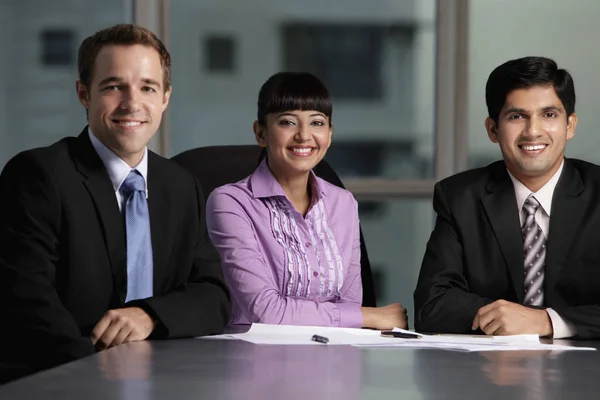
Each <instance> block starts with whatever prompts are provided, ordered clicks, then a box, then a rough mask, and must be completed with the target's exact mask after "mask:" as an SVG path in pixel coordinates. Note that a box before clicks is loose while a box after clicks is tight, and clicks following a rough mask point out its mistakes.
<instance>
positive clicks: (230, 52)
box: [204, 36, 236, 73]
mask: <svg viewBox="0 0 600 400" xmlns="http://www.w3.org/2000/svg"><path fill="white" fill-rule="evenodd" d="M235 47H236V46H235V40H234V39H233V38H232V37H229V36H209V37H207V38H206V39H205V41H204V60H205V62H204V67H205V69H206V70H207V71H209V72H225V73H232V72H234V71H235Z"/></svg>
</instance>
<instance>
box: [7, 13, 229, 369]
mask: <svg viewBox="0 0 600 400" xmlns="http://www.w3.org/2000/svg"><path fill="white" fill-rule="evenodd" d="M78 68H79V80H78V81H77V94H78V97H79V100H80V102H81V104H82V105H83V106H84V107H85V109H86V112H87V114H88V121H89V126H87V127H85V128H84V129H83V131H82V132H81V134H80V135H79V136H78V137H69V138H65V139H63V140H61V141H59V142H57V143H55V144H53V145H51V146H49V147H45V148H39V149H34V150H29V151H25V152H23V153H20V154H18V155H17V156H15V157H14V158H13V159H12V160H10V161H9V162H8V164H7V165H6V166H5V168H4V170H3V172H2V175H1V176H0V193H1V195H0V317H1V320H2V330H1V333H0V366H3V367H4V368H5V369H6V370H7V372H4V373H3V374H1V375H0V376H2V379H3V380H7V379H12V378H15V377H18V376H21V375H23V374H27V373H31V372H33V371H36V370H40V369H44V368H48V367H51V366H54V365H57V364H60V363H64V362H67V361H70V360H74V359H77V358H80V357H84V356H87V355H90V354H92V353H94V351H96V350H101V349H105V348H108V347H111V346H116V345H118V344H121V343H125V342H131V341H138V340H144V339H147V338H159V339H160V338H178V337H191V336H198V335H207V334H212V333H219V332H221V331H222V330H223V329H224V327H225V326H226V325H227V323H228V321H229V318H230V307H231V303H230V298H229V292H228V289H227V287H226V285H225V283H224V280H223V276H222V272H221V267H220V260H219V258H218V255H217V253H216V252H215V250H214V248H213V246H212V244H211V243H210V240H209V238H208V236H207V232H206V227H205V219H204V215H203V214H204V203H203V195H202V192H201V189H200V187H199V186H198V184H197V182H196V181H195V179H194V178H193V177H192V175H191V174H190V173H188V172H187V171H185V170H184V169H182V168H181V167H179V166H178V165H177V164H175V163H174V162H172V161H169V160H167V159H164V158H162V157H160V156H158V155H157V154H155V153H153V152H151V151H149V150H147V144H148V142H149V140H150V139H151V138H152V136H153V135H154V134H155V132H156V131H157V130H158V127H159V125H160V121H161V117H162V113H163V111H164V110H165V109H166V107H167V104H168V102H169V96H170V94H171V80H170V68H171V62H170V56H169V53H168V51H167V50H166V48H165V46H164V45H163V43H162V42H161V41H160V40H159V39H158V38H157V37H156V36H155V35H154V34H153V33H152V32H150V31H148V30H146V29H144V28H141V27H138V26H135V25H129V24H127V25H117V26H113V27H110V28H107V29H104V30H102V31H100V32H98V33H96V34H94V35H93V36H91V37H89V38H87V39H85V40H84V41H83V43H82V44H81V46H80V48H79V56H78Z"/></svg>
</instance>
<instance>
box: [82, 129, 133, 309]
mask: <svg viewBox="0 0 600 400" xmlns="http://www.w3.org/2000/svg"><path fill="white" fill-rule="evenodd" d="M73 159H74V161H75V165H76V167H77V169H78V170H79V172H80V173H81V174H82V175H84V177H85V178H86V179H85V180H84V182H83V184H84V186H85V187H86V189H87V190H88V192H89V193H90V196H91V198H92V201H93V202H94V206H95V207H96V212H97V213H98V219H99V220H100V225H101V226H102V234H103V236H104V245H105V246H106V251H107V253H108V257H109V260H110V267H111V270H112V277H113V283H114V287H115V292H116V293H117V294H118V297H119V302H120V303H123V302H124V301H125V294H126V291H127V258H126V252H125V251H126V238H125V229H124V226H123V218H122V215H121V212H120V211H119V205H118V204H117V200H116V197H115V190H114V188H113V186H112V183H111V181H110V178H109V176H108V172H107V171H106V168H105V167H104V164H103V163H102V160H101V159H100V157H99V156H98V154H97V153H96V150H95V149H94V147H93V146H92V142H91V141H90V138H89V136H88V130H87V127H86V128H85V129H84V130H83V132H82V133H81V134H80V135H79V137H78V138H77V142H76V144H75V151H74V152H73Z"/></svg>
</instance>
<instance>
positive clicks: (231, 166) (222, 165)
mask: <svg viewBox="0 0 600 400" xmlns="http://www.w3.org/2000/svg"><path fill="white" fill-rule="evenodd" d="M260 152H261V148H260V147H258V146H256V145H241V146H207V147H198V148H195V149H192V150H187V151H184V152H183V153H180V154H178V155H176V156H174V157H173V158H172V160H173V161H175V162H177V163H178V164H179V165H181V166H183V167H184V168H186V169H188V170H189V171H190V172H191V173H192V174H193V175H194V176H195V177H196V178H197V179H198V181H199V182H200V185H201V187H202V189H203V191H204V195H205V196H206V197H207V198H208V195H209V194H210V193H211V192H212V191H213V190H214V189H215V188H217V187H219V186H222V185H225V184H227V183H234V182H238V181H240V180H242V179H244V178H245V177H247V176H248V175H250V174H252V172H254V170H255V169H256V167H257V166H258V159H259V156H260ZM314 172H315V174H316V175H317V176H319V177H320V178H322V179H324V180H326V181H328V182H330V183H332V184H334V185H336V186H339V187H342V188H343V187H344V185H343V184H342V181H341V180H340V178H339V177H338V176H337V174H336V173H335V171H334V170H333V168H331V166H330V165H329V164H328V163H327V161H325V160H323V161H321V162H320V163H319V164H318V165H317V166H316V167H315V168H314ZM360 248H361V257H360V264H361V279H362V285H363V303H362V305H363V306H365V307H375V305H376V300H375V288H374V285H373V275H372V272H371V264H370V262H369V256H368V254H367V248H366V246H365V241H364V238H363V234H362V230H361V232H360Z"/></svg>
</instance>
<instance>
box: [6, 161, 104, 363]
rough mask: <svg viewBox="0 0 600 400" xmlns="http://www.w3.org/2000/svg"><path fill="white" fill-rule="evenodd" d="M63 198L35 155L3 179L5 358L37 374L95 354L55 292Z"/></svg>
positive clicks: (8, 169)
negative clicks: (12, 359)
mask: <svg viewBox="0 0 600 400" xmlns="http://www.w3.org/2000/svg"><path fill="white" fill-rule="evenodd" d="M61 217H62V216H61V200H60V194H59V193H58V190H57V188H56V186H55V184H54V181H53V180H52V177H51V176H50V174H49V173H48V172H47V171H46V170H45V169H44V167H43V166H42V165H41V163H40V162H38V160H37V159H36V157H34V156H33V155H32V154H31V153H30V152H25V153H21V154H19V155H17V156H15V157H14V158H13V159H12V160H11V161H9V162H8V164H7V165H6V166H5V168H4V170H3V172H2V175H1V176H0V304H1V306H0V307H1V308H0V310H1V314H2V315H1V317H2V321H3V323H2V325H3V328H2V330H1V331H2V333H1V334H0V343H1V344H0V347H3V349H2V351H0V353H4V355H5V356H6V357H8V359H11V358H13V356H14V357H15V358H16V359H17V360H18V361H19V363H20V364H22V365H23V366H24V368H26V369H29V372H33V371H35V370H38V369H42V368H48V367H51V366H54V365H57V364H60V363H64V362H67V361H71V360H74V359H77V358H80V357H84V356H86V355H89V354H92V353H94V348H93V346H92V342H91V340H90V339H89V338H88V337H84V336H82V334H81V331H80V329H79V327H78V326H77V323H76V322H75V319H74V318H73V316H72V315H71V314H70V312H69V311H68V310H67V309H66V308H65V307H64V306H63V304H62V301H61V299H60V297H59V295H58V293H57V291H56V288H55V281H56V276H55V275H56V269H57V265H58V263H59V248H60V243H59V234H60V230H61Z"/></svg>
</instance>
